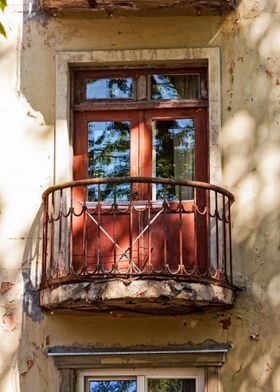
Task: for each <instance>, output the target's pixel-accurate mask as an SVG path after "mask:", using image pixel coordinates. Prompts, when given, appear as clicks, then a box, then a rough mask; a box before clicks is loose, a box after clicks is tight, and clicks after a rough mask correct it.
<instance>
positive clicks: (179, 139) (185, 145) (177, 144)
mask: <svg viewBox="0 0 280 392" xmlns="http://www.w3.org/2000/svg"><path fill="white" fill-rule="evenodd" d="M194 143H195V130H194V121H193V119H189V118H184V119H174V120H154V121H153V176H155V177H163V178H179V179H185V180H193V179H194ZM181 191H182V199H184V200H188V199H192V198H193V192H192V189H191V188H186V187H182V190H181ZM164 197H166V198H167V199H169V200H175V199H178V198H179V187H178V186H173V185H165V186H164V185H161V184H158V185H157V186H156V194H155V195H153V198H156V199H162V198H164Z"/></svg>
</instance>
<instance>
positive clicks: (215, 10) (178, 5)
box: [41, 0, 237, 15]
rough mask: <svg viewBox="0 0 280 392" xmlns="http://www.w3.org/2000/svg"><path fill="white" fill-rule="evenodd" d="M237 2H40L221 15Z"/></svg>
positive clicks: (127, 10)
mask: <svg viewBox="0 0 280 392" xmlns="http://www.w3.org/2000/svg"><path fill="white" fill-rule="evenodd" d="M236 3H237V0H41V6H42V7H43V8H44V9H52V10H63V11H66V10H70V11H71V10H80V11H83V10H84V11H91V12H95V13H96V12H99V13H100V12H101V13H102V12H104V13H106V14H109V15H110V14H123V13H131V12H132V13H134V12H151V11H157V13H165V12H168V13H177V14H181V13H183V14H185V15H200V14H201V15H223V14H226V13H228V12H230V11H231V10H232V9H234V8H235V6H236Z"/></svg>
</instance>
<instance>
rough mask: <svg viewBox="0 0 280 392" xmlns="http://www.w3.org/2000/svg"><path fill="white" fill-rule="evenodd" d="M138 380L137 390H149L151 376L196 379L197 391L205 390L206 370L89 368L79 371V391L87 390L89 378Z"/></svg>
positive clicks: (143, 391) (145, 391)
mask: <svg viewBox="0 0 280 392" xmlns="http://www.w3.org/2000/svg"><path fill="white" fill-rule="evenodd" d="M131 378H133V379H136V380H137V392H147V391H148V388H147V381H148V379H149V378H157V379H169V378H170V379H172V378H173V379H174V378H185V379H189V378H191V379H195V380H196V392H204V391H205V371H204V369H202V368H180V369H174V368H158V369H150V368H142V369H141V368H140V369H109V370H108V369H107V370H101V369H96V370H92V369H87V370H82V371H79V372H78V376H77V392H87V391H88V390H87V389H86V382H87V380H100V379H101V380H102V379H110V380H114V379H118V380H121V379H123V380H128V379H131Z"/></svg>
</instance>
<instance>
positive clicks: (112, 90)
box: [86, 78, 133, 99]
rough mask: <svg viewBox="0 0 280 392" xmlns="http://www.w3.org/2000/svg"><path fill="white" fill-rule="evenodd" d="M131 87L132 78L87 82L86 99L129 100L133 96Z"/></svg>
mask: <svg viewBox="0 0 280 392" xmlns="http://www.w3.org/2000/svg"><path fill="white" fill-rule="evenodd" d="M132 86H133V79H132V78H113V79H95V80H87V82H86V99H129V98H132V96H133V88H132Z"/></svg>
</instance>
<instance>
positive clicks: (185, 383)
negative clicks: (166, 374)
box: [148, 378, 196, 392]
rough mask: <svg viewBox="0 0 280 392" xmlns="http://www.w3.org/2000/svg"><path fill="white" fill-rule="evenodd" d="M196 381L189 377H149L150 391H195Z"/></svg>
mask: <svg viewBox="0 0 280 392" xmlns="http://www.w3.org/2000/svg"><path fill="white" fill-rule="evenodd" d="M195 389H196V382H195V379H194V378H189V379H173V378H169V379H164V378H161V379H152V378H150V379H148V392H195Z"/></svg>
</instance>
